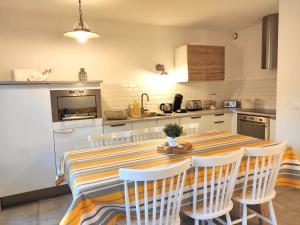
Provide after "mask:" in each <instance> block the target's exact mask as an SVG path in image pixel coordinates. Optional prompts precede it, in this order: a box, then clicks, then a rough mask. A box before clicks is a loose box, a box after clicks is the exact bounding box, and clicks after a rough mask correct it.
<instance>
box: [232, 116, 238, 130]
mask: <svg viewBox="0 0 300 225" xmlns="http://www.w3.org/2000/svg"><path fill="white" fill-rule="evenodd" d="M231 120H232V121H231V126H232V127H231V131H232V132H233V133H237V113H235V112H233V113H232V119H231Z"/></svg>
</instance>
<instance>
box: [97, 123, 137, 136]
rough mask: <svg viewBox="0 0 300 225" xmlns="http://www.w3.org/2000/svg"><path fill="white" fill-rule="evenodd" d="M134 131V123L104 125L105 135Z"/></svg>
mask: <svg viewBox="0 0 300 225" xmlns="http://www.w3.org/2000/svg"><path fill="white" fill-rule="evenodd" d="M131 129H132V123H130V122H127V123H123V122H120V123H116V124H110V125H104V126H103V130H104V134H109V133H114V132H120V131H126V130H131Z"/></svg>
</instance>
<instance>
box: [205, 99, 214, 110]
mask: <svg viewBox="0 0 300 225" xmlns="http://www.w3.org/2000/svg"><path fill="white" fill-rule="evenodd" d="M203 108H204V109H216V108H217V101H215V100H204V101H203Z"/></svg>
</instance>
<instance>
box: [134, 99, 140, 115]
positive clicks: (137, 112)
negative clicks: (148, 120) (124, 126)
mask: <svg viewBox="0 0 300 225" xmlns="http://www.w3.org/2000/svg"><path fill="white" fill-rule="evenodd" d="M132 117H134V118H140V117H141V108H140V103H139V102H138V101H134V102H133V104H132Z"/></svg>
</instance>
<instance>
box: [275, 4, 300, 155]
mask: <svg viewBox="0 0 300 225" xmlns="http://www.w3.org/2000/svg"><path fill="white" fill-rule="evenodd" d="M299 12H300V1H299V0H280V1H279V14H280V16H279V40H278V41H279V53H278V56H279V58H278V60H279V61H278V80H277V116H276V117H277V126H276V136H277V140H279V141H282V140H288V141H289V142H290V145H292V147H293V148H294V149H295V150H297V152H298V154H299V155H300V72H299V65H300V42H299V37H300V26H299V21H300V13H299Z"/></svg>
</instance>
